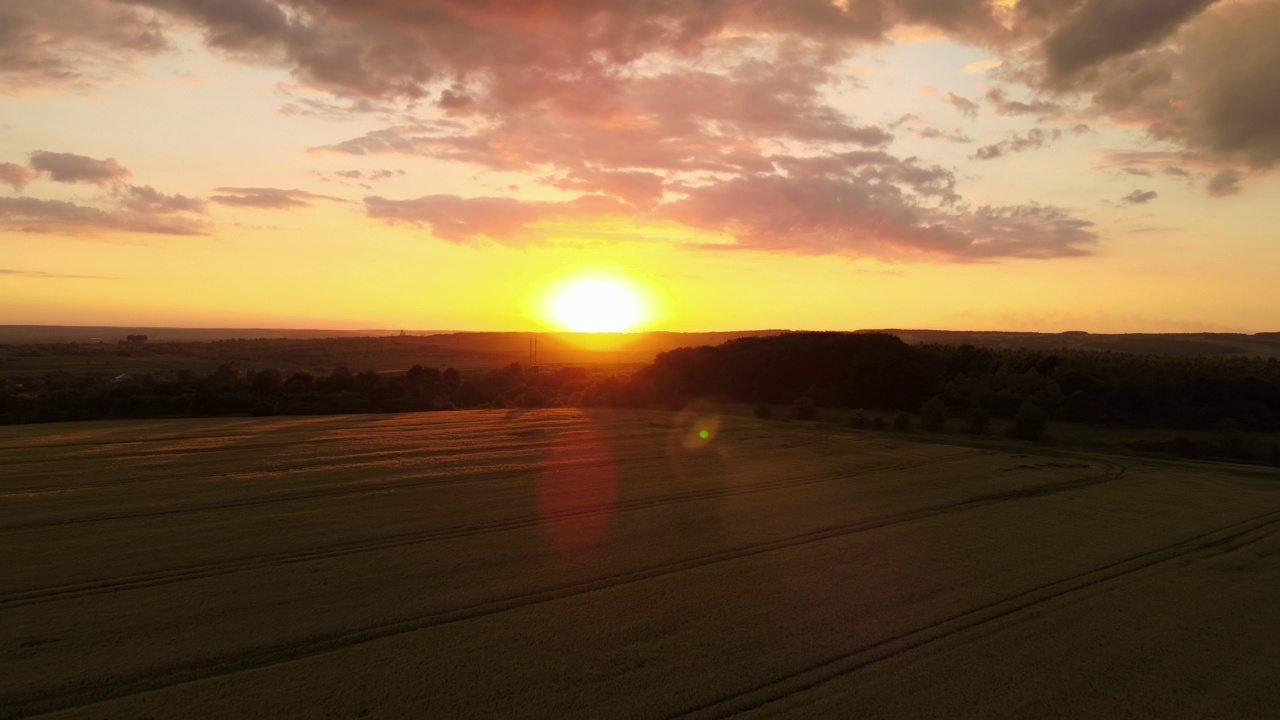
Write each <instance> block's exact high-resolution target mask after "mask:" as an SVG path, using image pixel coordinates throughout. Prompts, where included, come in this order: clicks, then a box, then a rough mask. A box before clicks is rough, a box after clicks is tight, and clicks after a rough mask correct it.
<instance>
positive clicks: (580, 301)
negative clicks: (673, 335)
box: [547, 277, 649, 333]
mask: <svg viewBox="0 0 1280 720" xmlns="http://www.w3.org/2000/svg"><path fill="white" fill-rule="evenodd" d="M547 316H548V319H549V320H551V321H552V322H554V323H555V324H557V325H559V326H561V327H563V328H565V329H566V330H572V331H574V332H584V333H601V332H625V331H627V330H631V329H633V328H635V327H636V326H638V325H640V324H641V323H643V322H645V321H646V320H648V319H649V308H648V304H647V303H646V302H645V297H644V294H643V293H642V292H641V291H640V290H639V289H638V288H636V287H635V286H634V285H632V284H631V283H629V282H626V281H624V280H620V279H617V278H608V277H588V278H578V279H574V280H570V281H568V282H566V283H565V284H563V285H561V286H560V287H558V288H556V290H555V291H553V293H552V295H551V297H550V302H549V303H548V307H547Z"/></svg>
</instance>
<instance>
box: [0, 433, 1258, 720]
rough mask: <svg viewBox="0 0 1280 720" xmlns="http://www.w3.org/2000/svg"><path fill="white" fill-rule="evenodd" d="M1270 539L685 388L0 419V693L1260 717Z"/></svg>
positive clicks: (841, 713) (483, 707)
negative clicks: (767, 417)
mask: <svg viewBox="0 0 1280 720" xmlns="http://www.w3.org/2000/svg"><path fill="white" fill-rule="evenodd" d="M1011 447H1014V446H1011ZM1027 447H1028V448H1029V447H1030V446H1027ZM1037 452H1039V453H1043V454H1037ZM1277 531H1280V478H1277V476H1276V473H1275V471H1274V470H1270V471H1268V470H1264V469H1247V468H1235V467H1231V466H1225V465H1224V466H1213V465H1209V464H1190V463H1172V462H1158V461H1148V460H1133V459H1126V458H1118V457H1110V456H1095V455H1084V454H1069V453H1064V452H1061V451H1057V452H1055V451H1053V450H1052V449H1050V448H1044V449H1042V450H1039V451H1037V450H1032V449H1026V450H1021V449H1016V448H1015V449H1011V450H1002V451H997V450H992V449H975V448H966V447H959V446H953V445H944V444H931V443H925V442H919V441H913V440H911V439H908V438H904V437H898V436H892V435H885V434H874V433H867V434H861V433H855V432H852V431H848V430H840V429H836V428H832V427H829V426H811V425H807V424H803V423H793V422H777V421H762V420H757V419H754V418H747V417H737V416H721V415H717V414H716V413H715V412H714V411H712V410H711V409H709V408H708V409H698V408H691V409H688V410H685V411H683V412H678V413H677V412H645V411H600V412H593V411H583V410H576V409H573V410H571V409H558V410H539V411H504V410H484V411H458V412H447V413H424V414H409V415H374V416H339V417H319V418H313V417H309V418H271V419H223V420H196V419H191V420H187V419H184V420H166V421H129V422H95V423H76V424H60V425H38V426H21V427H7V428H0V543H2V545H0V547H3V553H4V555H3V557H4V561H3V562H0V617H2V618H3V622H0V718H20V717H33V716H40V717H49V718H127V719H129V720H139V719H141V718H155V719H159V718H192V717H196V718H201V717H205V718H236V717H273V718H399V717H422V718H448V717H538V718H564V717H592V718H677V717H680V718H683V717H689V718H717V717H728V716H731V715H737V714H742V715H744V716H746V717H766V716H786V717H813V718H831V717H867V716H872V717H945V718H954V717H975V718H977V717H981V718H1002V717H1007V718H1027V717H1050V716H1052V717H1109V718H1119V717H1161V718H1174V717H1188V718H1191V717H1196V718H1199V717H1224V718H1262V717H1274V716H1275V714H1276V712H1277V708H1278V707H1280V643H1277V642H1276V639H1277V638H1280V612H1278V611H1277V598H1280V532H1277Z"/></svg>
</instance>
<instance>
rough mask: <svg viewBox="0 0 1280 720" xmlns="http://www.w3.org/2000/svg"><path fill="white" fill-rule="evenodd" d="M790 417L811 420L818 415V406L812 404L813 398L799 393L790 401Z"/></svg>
mask: <svg viewBox="0 0 1280 720" xmlns="http://www.w3.org/2000/svg"><path fill="white" fill-rule="evenodd" d="M791 417H793V418H795V419H796V420H813V419H814V418H816V417H818V408H816V407H814V405H813V398H809V397H805V396H804V395H801V396H800V397H798V398H796V399H795V402H793V403H791Z"/></svg>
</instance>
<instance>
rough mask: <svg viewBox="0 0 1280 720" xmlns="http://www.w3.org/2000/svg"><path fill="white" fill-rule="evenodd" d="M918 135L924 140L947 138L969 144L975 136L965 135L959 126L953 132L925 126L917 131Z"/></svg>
mask: <svg viewBox="0 0 1280 720" xmlns="http://www.w3.org/2000/svg"><path fill="white" fill-rule="evenodd" d="M916 137H918V138H921V139H924V140H945V141H947V142H952V143H960V144H962V145H963V144H968V143H971V142H973V138H971V137H969V136H968V135H965V134H964V133H963V132H961V131H960V129H959V128H957V129H956V130H954V131H952V132H947V131H946V130H939V129H938V128H931V127H927V128H923V129H920V130H917V131H916Z"/></svg>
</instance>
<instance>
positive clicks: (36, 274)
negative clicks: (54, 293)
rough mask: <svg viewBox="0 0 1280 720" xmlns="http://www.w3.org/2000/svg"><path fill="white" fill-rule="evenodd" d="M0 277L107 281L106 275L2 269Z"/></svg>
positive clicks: (0, 269)
mask: <svg viewBox="0 0 1280 720" xmlns="http://www.w3.org/2000/svg"><path fill="white" fill-rule="evenodd" d="M0 277H25V278H61V279H65V280H106V279H108V278H107V276H106V275H70V274H67V273H50V272H40V271H38V270H9V269H5V268H0Z"/></svg>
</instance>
